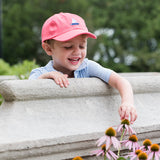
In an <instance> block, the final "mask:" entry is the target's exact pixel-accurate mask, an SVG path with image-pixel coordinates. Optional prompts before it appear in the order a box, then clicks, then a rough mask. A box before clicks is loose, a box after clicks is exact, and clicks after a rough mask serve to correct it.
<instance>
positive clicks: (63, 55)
mask: <svg viewBox="0 0 160 160" xmlns="http://www.w3.org/2000/svg"><path fill="white" fill-rule="evenodd" d="M88 37H90V38H94V39H96V36H95V35H94V34H92V33H90V32H89V31H88V29H87V27H86V24H85V22H84V20H83V19H82V18H81V17H79V16H78V15H75V14H71V13H59V14H55V15H53V16H51V17H50V18H48V19H47V20H46V22H45V23H44V24H43V27H42V34H41V38H42V47H43V49H44V51H45V52H46V53H47V54H48V55H49V56H51V57H52V59H53V60H52V61H50V62H49V63H48V64H47V65H46V66H44V67H40V68H37V69H34V70H33V71H32V72H31V74H30V77H29V79H53V80H54V81H55V83H56V84H57V85H59V86H60V87H67V86H68V85H69V82H68V78H73V77H74V78H85V77H98V78H100V79H102V80H103V81H104V82H106V83H108V84H109V85H110V86H112V87H114V88H116V89H117V90H118V91H119V93H120V96H121V105H120V107H119V114H120V117H121V119H129V117H130V122H131V123H133V122H134V121H135V120H136V118H137V112H136V109H135V107H134V102H133V92H132V87H131V85H130V83H129V82H128V81H127V80H126V79H124V78H122V77H121V76H120V75H118V74H117V73H115V72H114V71H112V70H110V69H107V68H104V67H102V66H101V65H99V64H98V63H96V62H94V61H91V60H88V59H87V58H85V57H86V54H87V38H88Z"/></svg>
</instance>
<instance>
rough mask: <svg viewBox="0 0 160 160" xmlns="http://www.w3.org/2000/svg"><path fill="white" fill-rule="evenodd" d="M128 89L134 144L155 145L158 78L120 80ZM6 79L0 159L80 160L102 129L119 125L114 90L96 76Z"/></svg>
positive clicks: (159, 124)
mask: <svg viewBox="0 0 160 160" xmlns="http://www.w3.org/2000/svg"><path fill="white" fill-rule="evenodd" d="M126 77H127V79H128V80H129V81H130V83H131V84H132V86H133V90H134V93H135V105H136V106H137V111H138V119H137V121H136V122H135V124H134V126H133V127H134V129H135V130H136V131H137V133H138V138H139V140H140V141H142V140H144V138H151V140H152V141H153V142H155V143H160V116H159V113H160V107H159V106H160V76H159V75H155V76H153V75H147V76H133V75H131V76H128V75H127V76H126ZM69 82H70V85H69V86H68V88H60V87H59V86H57V85H56V84H55V83H54V81H53V80H32V81H31V80H30V81H29V80H12V81H3V82H1V84H0V88H1V90H0V94H2V95H3V97H4V99H5V101H4V102H3V104H2V106H1V108H0V128H1V132H0V160H1V159H3V160H18V159H21V160H42V159H43V160H44V159H45V160H62V159H71V158H73V157H75V156H77V155H79V156H82V157H85V160H91V159H92V160H94V159H95V160H96V159H97V158H96V157H92V158H90V157H89V153H90V151H91V150H94V149H96V146H95V141H96V140H97V139H98V138H99V137H100V136H102V135H103V133H104V131H105V130H106V129H107V128H108V127H110V126H114V125H118V124H119V123H120V119H119V115H118V107H119V104H120V96H119V94H118V93H117V91H116V90H115V89H113V88H111V87H109V86H108V85H106V84H105V83H104V82H102V81H101V80H99V79H96V78H89V79H87V78H86V79H69Z"/></svg>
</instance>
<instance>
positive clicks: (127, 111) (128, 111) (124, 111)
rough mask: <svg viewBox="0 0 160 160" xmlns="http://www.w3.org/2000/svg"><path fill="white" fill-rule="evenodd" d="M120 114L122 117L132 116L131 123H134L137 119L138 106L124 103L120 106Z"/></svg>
mask: <svg viewBox="0 0 160 160" xmlns="http://www.w3.org/2000/svg"><path fill="white" fill-rule="evenodd" d="M119 115H120V117H121V120H122V119H128V120H129V117H130V123H131V124H133V122H134V121H135V120H136V119H137V111H136V108H135V107H134V106H133V105H130V104H127V103H122V104H121V106H120V107H119Z"/></svg>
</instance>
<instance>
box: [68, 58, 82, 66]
mask: <svg viewBox="0 0 160 160" xmlns="http://www.w3.org/2000/svg"><path fill="white" fill-rule="evenodd" d="M80 59H81V58H80V57H78V58H68V60H69V61H70V63H71V64H73V65H77V64H78V62H79V60H80Z"/></svg>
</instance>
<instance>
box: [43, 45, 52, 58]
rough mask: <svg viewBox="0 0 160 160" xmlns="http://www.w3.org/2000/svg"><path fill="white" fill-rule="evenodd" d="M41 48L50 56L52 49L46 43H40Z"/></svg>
mask: <svg viewBox="0 0 160 160" xmlns="http://www.w3.org/2000/svg"><path fill="white" fill-rule="evenodd" d="M42 48H43V49H44V51H45V52H46V53H47V54H48V55H49V56H52V54H53V53H52V48H51V46H50V45H49V44H48V43H45V42H43V43H42Z"/></svg>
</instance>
